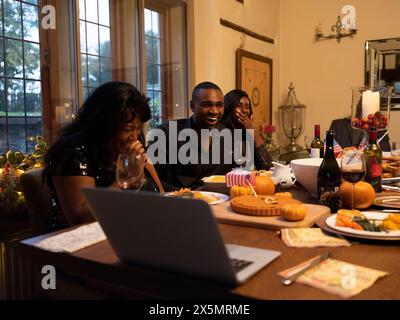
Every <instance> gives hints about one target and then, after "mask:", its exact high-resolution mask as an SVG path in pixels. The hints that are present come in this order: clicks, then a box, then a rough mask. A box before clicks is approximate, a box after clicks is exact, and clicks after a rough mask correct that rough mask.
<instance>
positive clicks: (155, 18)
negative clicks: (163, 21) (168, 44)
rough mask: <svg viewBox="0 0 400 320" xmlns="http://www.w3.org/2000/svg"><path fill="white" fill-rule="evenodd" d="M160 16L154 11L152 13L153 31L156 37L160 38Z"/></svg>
mask: <svg viewBox="0 0 400 320" xmlns="http://www.w3.org/2000/svg"><path fill="white" fill-rule="evenodd" d="M159 17H160V14H159V13H157V12H155V11H152V13H151V30H152V31H153V36H154V37H160V22H159Z"/></svg>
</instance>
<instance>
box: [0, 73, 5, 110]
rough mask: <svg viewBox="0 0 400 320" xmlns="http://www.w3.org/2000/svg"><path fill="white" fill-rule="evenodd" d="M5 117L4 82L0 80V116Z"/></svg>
mask: <svg viewBox="0 0 400 320" xmlns="http://www.w3.org/2000/svg"><path fill="white" fill-rule="evenodd" d="M5 115H6V104H5V97H4V80H3V79H0V116H5Z"/></svg>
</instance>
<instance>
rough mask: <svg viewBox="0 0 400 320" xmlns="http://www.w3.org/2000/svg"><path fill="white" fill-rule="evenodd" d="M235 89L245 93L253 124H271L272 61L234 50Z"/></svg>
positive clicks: (247, 52) (240, 50)
mask: <svg viewBox="0 0 400 320" xmlns="http://www.w3.org/2000/svg"><path fill="white" fill-rule="evenodd" d="M236 88H238V89H242V90H244V91H246V92H247V94H248V95H249V97H250V100H251V104H252V107H253V113H254V123H255V124H265V123H267V124H271V123H272V59H270V58H268V57H263V56H260V55H258V54H255V53H252V52H249V51H245V50H242V49H237V50H236Z"/></svg>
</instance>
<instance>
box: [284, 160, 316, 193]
mask: <svg viewBox="0 0 400 320" xmlns="http://www.w3.org/2000/svg"><path fill="white" fill-rule="evenodd" d="M321 162H322V158H306V159H297V160H292V161H291V162H290V166H291V167H292V171H293V174H294V176H295V177H296V181H297V182H298V183H300V184H301V185H302V186H303V187H304V188H305V189H306V190H307V191H308V192H309V193H311V195H312V196H313V197H317V194H318V190H317V177H318V170H319V167H320V165H321Z"/></svg>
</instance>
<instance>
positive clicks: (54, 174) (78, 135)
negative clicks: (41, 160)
mask: <svg viewBox="0 0 400 320" xmlns="http://www.w3.org/2000/svg"><path fill="white" fill-rule="evenodd" d="M149 119H150V107H149V105H148V98H146V97H145V96H144V95H142V94H141V93H140V92H139V91H138V90H137V89H136V88H135V87H134V86H132V85H131V84H128V83H124V82H118V81H112V82H108V83H105V84H103V85H102V86H100V87H98V88H97V89H96V90H94V91H93V93H92V94H91V95H90V96H89V97H88V98H87V99H86V101H85V102H84V104H83V105H82V107H81V108H80V110H79V113H78V116H77V117H76V119H75V120H74V121H73V122H71V123H70V124H69V125H67V126H66V127H65V128H64V129H63V130H62V131H61V133H60V135H59V137H58V139H57V140H56V141H55V143H54V144H53V145H52V146H51V147H50V149H49V150H48V152H47V153H46V156H45V169H44V178H45V180H46V182H47V184H48V186H49V188H50V191H51V193H52V196H53V199H54V201H53V203H54V206H53V209H54V210H53V215H52V217H49V218H50V221H49V226H48V228H47V230H51V229H53V230H54V229H59V228H63V227H67V226H71V225H76V224H80V223H85V222H90V221H93V220H94V217H93V216H92V214H91V211H90V209H89V207H88V205H87V203H86V201H85V198H84V196H83V194H82V192H81V188H82V187H109V188H117V187H118V185H117V183H116V181H115V165H116V160H117V158H118V155H119V154H120V153H126V152H134V153H136V154H139V155H141V156H142V159H143V161H144V164H145V168H146V170H145V173H146V176H147V180H146V181H147V182H146V185H145V187H144V189H147V190H153V191H158V192H163V191H164V189H163V186H162V184H161V182H160V180H159V179H158V176H157V173H156V172H155V170H154V167H153V166H152V165H150V164H149V163H146V154H145V148H144V138H143V134H142V124H143V123H144V122H146V121H148V120H149ZM47 230H46V231H47ZM44 231H45V230H44Z"/></svg>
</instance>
